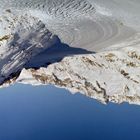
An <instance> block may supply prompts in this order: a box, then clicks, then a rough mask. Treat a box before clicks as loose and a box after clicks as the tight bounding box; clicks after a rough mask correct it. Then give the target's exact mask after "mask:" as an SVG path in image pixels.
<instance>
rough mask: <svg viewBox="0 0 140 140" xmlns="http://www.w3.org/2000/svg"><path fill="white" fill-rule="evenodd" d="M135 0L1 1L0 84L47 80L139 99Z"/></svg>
mask: <svg viewBox="0 0 140 140" xmlns="http://www.w3.org/2000/svg"><path fill="white" fill-rule="evenodd" d="M139 9H140V2H139V1H138V0H133V1H131V0H124V1H121V0H113V1H112V0H106V1H103V0H24V1H23V0H1V1H0V11H1V13H0V47H1V51H0V87H1V88H3V87H7V86H9V85H11V84H14V83H24V84H32V85H48V84H53V85H54V86H58V87H62V88H66V89H68V90H69V91H71V92H72V93H77V92H80V93H81V94H84V95H86V96H88V97H90V98H93V99H97V100H98V101H100V102H102V103H105V104H106V103H108V102H115V103H122V102H128V103H130V104H140V94H139V92H140V47H139V45H140V26H139V25H140V20H139V19H140V15H139Z"/></svg>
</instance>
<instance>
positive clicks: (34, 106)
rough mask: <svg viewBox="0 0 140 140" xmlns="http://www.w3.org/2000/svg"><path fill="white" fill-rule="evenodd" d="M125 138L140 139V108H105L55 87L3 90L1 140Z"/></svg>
mask: <svg viewBox="0 0 140 140" xmlns="http://www.w3.org/2000/svg"><path fill="white" fill-rule="evenodd" d="M122 139H124V140H138V139H140V106H136V105H128V104H127V103H124V104H121V105H117V104H111V103H110V104H109V105H103V104H101V103H99V102H97V101H95V100H93V99H89V98H87V97H85V96H83V95H80V94H75V95H72V94H70V93H69V92H68V91H66V90H63V89H58V88H55V87H53V86H38V87H33V86H29V85H21V84H17V85H14V86H11V87H9V88H5V89H0V140H122Z"/></svg>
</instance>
